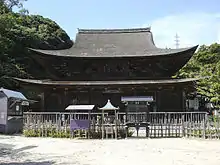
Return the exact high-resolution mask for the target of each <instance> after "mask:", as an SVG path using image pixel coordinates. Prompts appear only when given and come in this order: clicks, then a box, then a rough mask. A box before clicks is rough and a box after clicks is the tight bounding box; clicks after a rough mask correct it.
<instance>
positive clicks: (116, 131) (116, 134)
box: [115, 109, 118, 139]
mask: <svg viewBox="0 0 220 165" xmlns="http://www.w3.org/2000/svg"><path fill="white" fill-rule="evenodd" d="M117 120H118V113H117V110H116V109H115V139H117V138H118V128H117Z"/></svg>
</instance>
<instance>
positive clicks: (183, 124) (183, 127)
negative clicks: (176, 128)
mask: <svg viewBox="0 0 220 165" xmlns="http://www.w3.org/2000/svg"><path fill="white" fill-rule="evenodd" d="M184 118H185V116H184V114H182V119H181V120H182V136H183V137H185V136H186V135H185V122H184Z"/></svg>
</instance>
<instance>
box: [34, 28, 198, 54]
mask: <svg viewBox="0 0 220 165" xmlns="http://www.w3.org/2000/svg"><path fill="white" fill-rule="evenodd" d="M196 48H197V46H194V47H190V48H182V49H161V48H157V47H156V46H155V44H154V41H153V35H152V33H151V31H150V28H136V29H78V34H77V35H76V40H75V44H74V45H73V46H72V47H71V48H70V49H65V50H39V49H31V50H33V51H36V52H39V53H43V54H47V55H56V56H70V57H132V56H158V55H169V54H176V53H179V52H183V51H187V50H189V49H193V50H194V51H195V50H196Z"/></svg>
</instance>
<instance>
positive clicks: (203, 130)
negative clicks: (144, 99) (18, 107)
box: [24, 112, 220, 139]
mask: <svg viewBox="0 0 220 165" xmlns="http://www.w3.org/2000/svg"><path fill="white" fill-rule="evenodd" d="M126 115H127V116H126ZM89 116H90V119H91V123H93V124H94V125H99V126H100V118H101V116H102V115H101V113H90V114H89V113H62V112H61V113H59V112H25V113H24V129H32V128H34V129H42V128H45V127H47V126H48V125H49V126H53V128H56V129H67V128H69V125H70V119H88V117H89ZM104 116H105V117H107V116H108V113H105V114H104ZM143 122H148V123H149V137H152V138H154V137H200V138H217V139H220V118H218V117H215V118H213V117H211V116H208V115H207V114H206V113H205V112H150V113H148V114H146V113H127V114H126V113H118V114H117V123H118V126H119V127H125V126H126V124H127V123H136V124H141V123H143ZM104 124H108V121H106V120H105V122H104Z"/></svg>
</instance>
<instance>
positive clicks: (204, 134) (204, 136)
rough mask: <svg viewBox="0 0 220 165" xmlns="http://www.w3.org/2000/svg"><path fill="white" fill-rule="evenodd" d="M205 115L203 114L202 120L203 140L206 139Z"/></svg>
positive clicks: (206, 117)
mask: <svg viewBox="0 0 220 165" xmlns="http://www.w3.org/2000/svg"><path fill="white" fill-rule="evenodd" d="M207 119H208V116H207V113H205V115H204V118H203V138H204V139H205V138H206V123H207Z"/></svg>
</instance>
